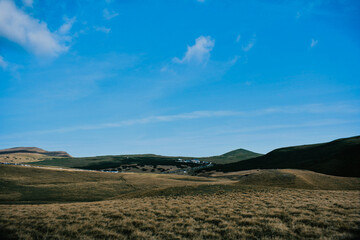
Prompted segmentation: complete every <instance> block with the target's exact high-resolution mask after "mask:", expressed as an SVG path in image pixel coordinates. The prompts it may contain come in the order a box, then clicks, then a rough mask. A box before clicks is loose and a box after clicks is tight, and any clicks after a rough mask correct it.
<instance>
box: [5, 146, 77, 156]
mask: <svg viewBox="0 0 360 240" xmlns="http://www.w3.org/2000/svg"><path fill="white" fill-rule="evenodd" d="M18 153H35V154H41V155H45V156H51V157H71V155H70V154H68V153H67V152H64V151H46V150H44V149H41V148H37V147H15V148H8V149H3V150H0V155H1V154H18Z"/></svg>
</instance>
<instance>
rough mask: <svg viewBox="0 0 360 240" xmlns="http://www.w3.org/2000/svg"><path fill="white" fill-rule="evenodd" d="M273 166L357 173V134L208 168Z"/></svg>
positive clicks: (359, 157)
mask: <svg viewBox="0 0 360 240" xmlns="http://www.w3.org/2000/svg"><path fill="white" fill-rule="evenodd" d="M274 168H279V169H284V168H292V169H306V170H311V171H315V172H319V173H325V174H330V175H335V176H345V177H360V136H356V137H351V138H343V139H338V140H335V141H332V142H329V143H322V144H313V145H303V146H295V147H287V148H280V149H276V150H274V151H271V152H269V153H268V154H266V155H263V156H260V157H256V158H252V159H249V160H244V161H240V162H235V163H230V164H225V165H217V166H214V167H213V168H211V169H209V171H211V170H216V171H222V172H231V171H241V170H249V169H274Z"/></svg>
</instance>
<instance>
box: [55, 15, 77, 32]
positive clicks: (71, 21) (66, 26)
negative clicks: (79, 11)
mask: <svg viewBox="0 0 360 240" xmlns="http://www.w3.org/2000/svg"><path fill="white" fill-rule="evenodd" d="M64 19H65V23H64V24H63V25H61V27H60V28H59V30H58V31H59V33H61V34H67V33H68V32H69V31H70V29H71V27H72V25H73V24H74V22H75V20H76V17H73V18H67V17H65V18H64Z"/></svg>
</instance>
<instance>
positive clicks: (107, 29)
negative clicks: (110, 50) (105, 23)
mask: <svg viewBox="0 0 360 240" xmlns="http://www.w3.org/2000/svg"><path fill="white" fill-rule="evenodd" d="M94 29H95V31H98V32H103V33H106V34H108V33H109V32H110V31H111V28H106V27H99V26H95V27H94Z"/></svg>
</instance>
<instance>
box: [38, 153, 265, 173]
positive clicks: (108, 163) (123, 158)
mask: <svg viewBox="0 0 360 240" xmlns="http://www.w3.org/2000/svg"><path fill="white" fill-rule="evenodd" d="M260 155H261V154H258V153H254V152H251V151H248V150H245V149H238V150H235V151H231V152H229V153H225V154H223V155H220V156H212V157H204V158H196V159H199V160H201V161H205V162H212V163H215V164H225V163H231V162H236V161H241V160H245V159H249V158H253V157H257V156H260ZM179 158H180V159H183V160H191V159H195V158H193V157H168V156H160V155H154V154H137V155H117V156H96V157H79V158H61V159H60V158H52V159H45V160H42V161H36V162H33V163H34V164H36V165H43V166H58V167H67V168H79V169H90V170H103V169H107V170H118V171H127V172H129V171H130V172H153V173H160V172H168V171H176V170H179V169H184V170H186V168H189V167H197V166H199V165H198V164H193V163H186V164H184V163H181V162H177V160H178V159H179ZM204 165H206V164H204Z"/></svg>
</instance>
